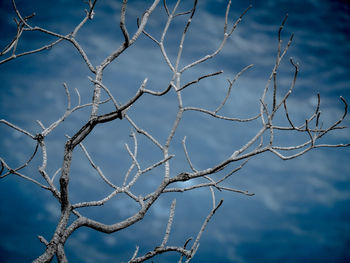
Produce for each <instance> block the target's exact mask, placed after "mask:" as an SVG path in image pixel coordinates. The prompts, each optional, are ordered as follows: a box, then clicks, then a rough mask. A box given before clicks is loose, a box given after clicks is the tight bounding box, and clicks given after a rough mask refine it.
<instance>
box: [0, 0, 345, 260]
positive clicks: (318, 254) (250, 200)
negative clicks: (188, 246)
mask: <svg viewBox="0 0 350 263" xmlns="http://www.w3.org/2000/svg"><path fill="white" fill-rule="evenodd" d="M120 2H121V1H98V2H97V6H96V14H95V17H94V19H93V20H92V21H89V22H88V23H87V24H86V25H85V26H84V28H82V29H81V31H80V32H79V34H78V36H77V40H78V41H79V42H80V43H81V45H82V47H83V48H84V50H85V51H86V53H87V55H88V56H89V58H90V59H91V62H92V63H93V64H94V65H98V64H99V63H101V61H103V59H104V58H105V57H106V56H108V55H109V54H110V53H111V52H112V51H114V50H115V49H116V48H117V47H118V46H119V45H120V43H121V41H122V40H123V38H122V34H121V32H120V29H119V14H120ZM148 2H150V1H136V0H135V1H130V3H129V6H128V10H127V18H126V23H127V27H128V29H129V31H130V32H131V33H132V32H134V30H136V17H137V16H141V15H142V13H143V11H144V9H145V8H146V7H147V4H148ZM183 2H184V3H182V4H181V5H180V10H181V11H185V10H188V9H189V8H191V6H192V1H189V0H186V1H183ZM16 3H17V5H18V8H19V9H20V10H21V12H22V13H23V15H25V16H26V15H29V14H31V13H32V12H35V13H36V16H35V18H33V19H32V20H31V23H32V25H39V26H42V27H45V28H47V29H50V30H53V31H57V32H59V33H61V34H67V33H69V32H71V30H72V29H73V28H74V26H75V25H76V24H77V23H79V22H80V20H81V19H82V18H83V16H84V8H86V6H85V4H84V2H83V1H79V0H76V1H67V0H59V1H44V0H37V1H30V4H29V2H28V1H24V0H21V1H20V0H18V1H17V2H16ZM250 3H252V5H253V8H252V9H251V10H249V12H248V13H247V14H246V16H244V18H243V21H242V22H241V23H240V24H239V26H238V28H237V29H236V31H235V32H234V34H233V35H232V37H231V38H230V39H229V40H228V41H227V43H226V46H225V48H224V49H223V50H222V52H221V53H220V54H219V55H218V56H217V57H216V58H214V59H212V60H210V61H207V62H206V63H204V64H202V65H200V66H198V67H194V68H192V69H191V70H189V71H188V72H186V74H184V76H183V78H184V79H183V83H185V81H189V80H193V79H196V78H198V77H199V76H201V75H203V74H208V73H213V72H217V71H219V70H223V71H224V73H223V74H221V75H219V76H216V77H213V78H210V79H206V80H201V82H200V83H199V84H196V85H194V86H192V87H191V88H189V89H187V90H184V91H183V101H184V104H185V105H187V106H201V107H203V108H205V109H209V110H213V109H215V108H216V107H217V106H218V105H219V104H220V102H221V101H222V100H223V98H224V97H225V94H226V90H227V79H232V78H233V77H234V76H235V74H237V73H238V72H239V71H240V70H241V69H242V68H244V67H245V66H247V65H249V64H254V67H253V68H251V69H249V70H248V71H247V72H245V73H244V74H243V75H242V76H241V77H240V78H239V79H238V81H237V82H236V83H235V85H234V87H233V89H232V94H231V95H230V97H229V99H228V102H227V104H226V105H225V107H224V108H223V109H222V114H227V115H229V116H234V117H242V118H249V117H252V116H254V115H256V114H257V113H258V112H259V98H260V96H261V93H262V91H263V89H264V87H265V84H266V81H267V79H268V77H269V75H270V73H271V70H272V68H273V65H274V63H275V56H276V54H277V32H278V29H279V26H280V24H281V21H282V20H283V18H284V16H285V15H286V13H288V19H287V22H286V25H285V28H284V29H283V31H282V40H283V45H285V44H286V43H287V42H288V39H289V37H290V35H291V34H292V33H294V39H293V43H292V45H291V47H290V49H289V51H288V53H287V55H286V57H285V59H284V62H282V64H281V67H280V68H279V70H278V75H277V80H278V85H279V86H278V94H277V98H278V99H281V98H282V97H283V95H284V93H285V92H286V91H287V90H288V88H289V86H290V83H291V80H292V78H293V66H291V64H290V63H289V58H290V57H293V58H294V60H295V61H296V62H298V63H299V64H300V73H299V76H298V80H297V84H296V87H295V91H294V92H293V94H292V95H291V96H290V98H289V99H288V107H289V113H290V116H291V118H292V120H293V121H294V122H295V123H297V124H298V125H300V124H302V123H304V122H305V118H307V117H308V116H310V114H312V113H313V112H314V111H315V107H316V104H317V95H316V94H317V93H318V92H319V93H320V94H321V111H322V113H321V120H322V123H323V125H324V126H325V127H326V126H329V125H330V124H331V123H332V122H333V121H334V120H336V119H337V118H339V117H340V116H341V115H342V113H343V108H344V107H343V104H342V102H341V101H340V100H339V96H343V97H344V98H345V99H346V100H347V101H349V102H350V59H349V58H350V39H349V38H350V37H349V36H350V27H349V25H350V5H349V3H348V1H330V0H327V1H326V0H325V1H317V0H295V1H287V0H267V1H244V0H239V1H235V0H233V1H232V5H231V12H230V21H231V23H232V21H234V20H235V19H237V18H238V17H239V15H240V14H241V13H242V12H243V10H245V9H246V8H247V6H248V5H249V4H250ZM168 4H169V7H170V8H172V7H173V6H174V1H168ZM226 4H227V1H225V0H220V1H219V0H218V1H211V0H199V1H198V9H197V11H196V14H195V17H194V19H193V22H192V24H191V27H190V28H189V31H188V35H187V38H186V41H185V44H184V50H183V59H182V61H181V66H184V65H186V64H188V63H190V62H191V61H194V60H196V59H198V58H200V57H202V56H204V55H206V54H209V53H211V52H213V51H214V50H215V49H216V48H217V47H218V45H219V44H220V41H221V39H222V35H223V23H224V15H225V9H226ZM13 17H15V13H14V11H13V9H12V5H11V1H10V0H6V1H5V0H2V1H0V30H1V37H0V49H1V50H2V49H3V48H4V47H5V46H6V45H7V44H8V43H9V42H10V41H11V40H12V38H13V36H14V34H15V32H16V28H15V25H14V22H13ZM186 19H187V18H186ZM186 19H185V17H183V18H182V17H179V18H177V20H175V21H174V23H173V24H172V25H171V27H170V28H169V32H168V35H167V38H166V40H165V48H166V50H167V52H168V55H169V59H170V60H171V61H174V60H175V58H176V57H175V56H176V52H177V48H178V43H179V40H180V38H181V34H182V31H183V26H184V24H185V22H186ZM165 22H166V15H165V12H164V8H163V6H162V5H161V4H160V5H159V7H158V9H157V10H156V11H155V12H154V13H153V14H152V15H151V18H150V20H149V23H148V25H147V27H146V29H147V31H148V32H150V33H151V34H153V35H154V36H155V37H156V38H158V39H159V38H160V36H161V31H162V29H163V27H164V25H165ZM53 39H54V38H52V37H47V36H45V35H43V34H41V33H38V32H24V33H23V36H22V37H21V41H20V43H19V44H18V52H21V51H26V50H30V49H34V48H37V47H40V46H41V45H43V44H46V43H48V42H50V41H52V40H53ZM5 57H6V55H5ZM0 59H2V57H0ZM88 76H90V77H94V76H92V75H91V72H90V71H89V70H88V68H87V67H86V65H85V64H84V62H83V60H82V58H81V57H80V56H79V54H78V53H77V51H76V50H75V49H74V48H73V47H72V46H71V45H70V44H69V43H63V42H62V43H60V44H59V45H57V46H55V47H54V48H52V49H50V50H49V51H44V52H42V53H38V54H34V55H30V56H25V57H21V58H18V59H15V60H13V61H10V62H8V63H5V64H1V65H0V79H1V85H0V119H6V120H8V121H10V122H12V123H14V124H16V125H18V126H20V127H22V128H24V129H26V130H28V131H30V132H31V133H32V134H35V133H37V132H39V131H40V127H39V125H38V124H37V123H36V120H40V121H41V122H42V123H43V124H44V125H47V126H48V125H50V124H51V123H52V122H54V121H56V120H57V119H58V118H59V117H60V116H61V115H62V114H63V113H64V111H65V108H66V95H65V92H64V89H63V86H62V83H63V82H65V83H67V85H68V88H69V89H70V91H71V95H72V104H73V105H75V104H76V103H77V101H78V98H77V95H76V94H75V92H74V89H75V88H76V89H78V90H79V92H80V96H81V101H82V103H89V102H90V100H91V97H92V90H93V89H92V85H91V82H90V81H89V80H88V78H87V77H88ZM146 77H147V78H148V84H147V85H148V86H147V87H148V88H150V89H152V90H163V89H164V88H165V87H166V85H168V83H169V80H170V79H171V77H172V74H171V72H170V70H169V68H168V67H167V65H166V63H165V62H164V59H163V57H162V55H161V52H160V50H159V49H158V48H157V46H156V45H155V44H154V42H152V41H151V40H149V39H148V38H146V37H145V36H142V37H140V39H139V40H138V41H137V42H136V43H135V45H134V46H132V47H131V48H130V49H128V50H127V51H126V52H125V54H122V55H121V56H120V57H119V58H118V60H117V61H115V63H113V64H112V65H110V66H109V68H107V69H106V71H105V72H104V79H103V83H104V84H105V85H106V86H107V87H109V88H110V90H111V92H112V93H113V95H114V96H115V97H116V98H118V100H119V101H121V102H126V101H127V100H128V99H129V98H130V97H132V96H133V95H134V94H135V92H136V91H137V89H138V87H139V85H140V84H141V83H142V81H143V79H144V78H146ZM112 109H113V108H112V105H111V104H107V105H105V106H103V107H102V108H101V112H107V111H110V110H112ZM176 110H177V103H176V95H175V93H174V92H173V93H169V94H167V95H166V96H164V97H162V98H155V97H152V96H144V97H143V98H142V100H140V101H139V102H138V103H137V104H136V105H135V106H134V108H132V109H131V110H130V111H129V114H130V116H131V117H132V118H133V119H134V120H135V122H137V123H138V125H139V126H140V127H141V128H143V129H145V130H147V131H148V132H150V133H151V134H152V135H153V136H154V137H155V138H157V139H158V140H159V141H161V142H164V141H165V139H166V137H167V136H168V133H169V130H170V129H171V127H172V123H173V121H174V119H175V114H176ZM90 112H91V111H90V109H83V110H81V111H78V112H76V113H74V114H72V115H71V116H70V117H69V118H68V119H67V120H66V121H65V122H64V123H62V125H60V126H59V127H58V128H57V129H56V130H55V131H54V132H53V133H52V134H50V135H49V136H48V137H47V147H48V167H47V172H48V173H49V174H50V176H52V175H53V174H54V173H55V171H56V170H57V169H58V168H59V167H60V165H61V164H62V158H63V157H62V156H63V149H64V142H65V140H66V137H65V135H69V136H72V135H74V133H75V132H76V131H77V130H78V129H80V127H81V126H82V125H83V124H84V123H85V122H86V120H87V119H88V118H89V114H90ZM276 118H277V119H276V120H277V122H280V123H281V125H282V124H286V119H285V117H284V116H283V115H278V116H276ZM344 125H346V126H350V122H349V118H347V119H346V120H345V122H344ZM260 127H261V122H259V121H258V122H254V123H248V124H246V123H243V124H237V123H231V122H229V123H228V122H225V121H218V120H213V119H211V118H209V117H208V116H206V115H200V114H197V113H194V112H188V113H187V112H186V114H185V115H184V118H183V120H182V122H181V124H180V126H179V129H178V131H177V132H176V135H175V137H174V141H173V144H172V145H171V148H170V149H171V154H175V155H176V158H174V160H172V161H171V165H172V166H171V171H172V173H173V174H172V175H175V174H176V173H178V172H182V171H190V167H188V164H187V162H186V159H185V157H184V154H183V148H182V144H181V141H182V139H183V137H184V136H185V135H186V136H187V147H188V151H189V153H190V154H191V158H192V162H193V164H194V166H195V167H196V168H197V169H205V168H208V167H210V166H213V165H215V164H217V163H219V162H220V161H221V160H223V159H225V158H227V157H228V156H230V155H231V154H232V153H233V151H234V150H235V149H237V148H238V147H241V146H242V145H244V144H245V143H246V142H247V141H248V140H249V139H250V138H252V137H253V136H254V135H255V134H256V132H257V131H258V130H259V128H260ZM131 130H132V129H131V126H130V125H129V124H128V123H127V122H125V121H116V122H113V123H109V124H106V125H101V126H99V127H97V128H96V129H95V130H94V131H93V132H92V134H90V135H89V136H88V137H87V139H86V141H85V146H86V147H87V149H88V150H89V152H90V154H91V156H92V157H93V158H94V161H95V163H96V164H97V165H98V166H100V167H101V169H102V170H103V172H104V173H105V174H106V175H107V176H108V177H109V178H112V179H111V180H113V181H114V182H115V183H119V182H120V180H122V178H123V174H124V173H125V171H127V169H128V167H129V165H130V156H128V155H127V153H126V151H125V146H124V144H125V143H128V144H129V145H132V139H131V138H130V136H129V134H130V131H131ZM305 138H306V139H307V137H305V136H301V135H300V134H298V133H276V142H278V144H279V145H283V146H290V145H295V144H298V143H300V142H301V141H303V140H305ZM138 140H139V159H140V160H139V161H140V165H141V166H142V167H146V166H147V165H149V164H150V163H152V162H153V161H154V162H155V161H157V160H160V159H161V158H162V154H161V153H160V152H159V150H157V149H155V148H154V147H153V146H152V145H151V144H150V143H149V141H147V140H145V139H144V138H143V137H142V136H141V135H139V136H138ZM349 141H350V130H349V129H345V130H337V131H334V132H332V133H331V134H328V136H324V138H322V142H323V143H349ZM34 147H35V144H34V142H33V141H32V140H29V139H28V138H27V137H25V136H23V135H22V134H20V133H18V132H16V131H13V130H11V129H10V128H9V127H7V126H5V125H3V124H1V123H0V157H1V158H3V159H4V160H5V161H6V162H7V163H8V164H9V165H10V166H13V167H16V166H18V165H20V164H21V163H23V162H24V161H25V160H26V159H27V158H28V156H30V154H31V153H32V151H33V150H34ZM40 154H41V152H39V155H38V157H36V158H35V159H34V160H33V162H32V163H31V165H30V166H29V167H28V168H26V169H24V170H23V173H24V174H26V175H28V176H30V177H32V178H35V179H37V180H41V179H40V174H39V173H38V170H37V168H38V167H39V165H40V164H41V159H40ZM349 157H350V149H348V148H346V149H345V148H337V149H326V148H322V149H316V150H314V151H311V152H308V153H307V154H305V155H304V156H302V157H300V158H297V159H293V160H290V161H282V160H280V159H278V158H277V157H276V156H274V155H272V154H269V153H267V154H263V155H259V156H256V157H254V158H252V160H250V161H249V162H248V164H247V165H246V166H245V167H244V168H243V169H242V170H240V171H239V172H238V173H237V174H235V175H234V176H233V177H231V178H230V179H229V180H228V181H227V183H226V184H227V186H230V187H234V188H237V189H242V190H248V191H249V192H252V193H255V196H253V197H248V196H244V195H239V194H235V193H225V192H217V193H216V200H217V201H219V200H220V199H221V198H223V199H224V203H223V206H222V207H220V209H219V210H218V211H217V213H216V214H215V216H214V217H213V219H212V221H210V223H209V224H208V228H207V230H206V232H205V233H204V234H203V237H202V239H201V245H200V247H199V250H198V252H197V254H196V257H195V258H194V259H193V260H192V261H191V262H201V263H206V262H235V263H236V262H237V263H255V262H270V263H277V262H278V263H279V262H285V263H288V262H310V263H313V262H317V263H322V262H350V252H349V251H350V249H349V247H350V166H349V160H350V158H349ZM231 168H233V166H232V167H231ZM161 173H163V170H162V169H161V168H159V169H156V170H155V171H154V172H152V173H150V174H148V175H147V176H145V178H143V179H142V180H141V182H140V184H139V185H136V189H135V191H139V192H140V193H142V192H144V191H147V190H149V189H153V188H154V187H155V185H157V183H158V182H159V181H158V179H160V175H159V174H161ZM55 184H56V185H58V182H57V180H56V181H55ZM70 191H71V195H70V198H71V200H72V201H73V202H78V201H89V200H97V199H100V198H103V197H104V194H105V193H106V192H107V191H109V189H108V188H107V187H106V185H105V184H103V182H101V180H100V179H99V178H98V176H97V175H96V173H95V171H94V170H93V169H92V168H91V167H90V165H89V163H88V162H87V160H86V158H85V157H84V155H83V153H82V151H81V150H80V149H78V148H77V149H76V151H75V152H74V162H73V165H72V171H71V185H70ZM174 198H176V200H177V207H176V212H175V218H174V225H173V229H172V234H171V235H170V239H169V244H173V245H182V244H183V243H184V242H185V240H186V239H187V238H188V237H190V236H192V237H193V236H196V235H197V232H198V230H199V228H200V226H201V224H202V222H203V220H204V219H205V217H206V216H207V215H208V213H209V212H210V209H211V207H212V201H211V194H210V191H209V190H208V189H202V190H195V191H193V192H187V193H183V194H168V195H165V196H163V197H162V198H160V199H159V200H158V201H157V202H156V203H155V205H154V207H153V208H152V209H150V211H149V213H148V214H147V215H146V217H145V218H144V220H142V222H139V223H137V224H135V225H134V226H132V227H130V228H129V229H125V230H123V231H120V232H118V233H114V234H111V235H105V234H101V233H97V232H95V231H92V230H90V229H79V230H78V231H76V232H75V233H74V234H73V235H72V236H71V237H70V239H69V240H68V241H67V243H66V253H67V257H68V259H69V262H73V263H90V262H91V263H93V262H101V263H105V262H106V263H107V262H127V260H128V259H130V258H131V256H132V254H133V252H134V249H135V247H136V246H140V254H141V253H146V252H147V251H148V250H149V249H153V248H154V247H155V246H158V245H159V244H160V243H161V240H162V237H163V233H164V231H165V227H166V223H167V219H168V215H169V208H170V204H171V202H172V200H173V199H174ZM0 202H1V205H0V262H4V263H10V262H11V263H12V262H30V261H31V260H33V259H35V258H36V257H37V256H39V255H40V254H41V253H42V252H43V251H44V246H43V245H42V244H41V243H40V242H39V240H38V239H37V236H38V235H42V236H44V237H45V238H46V239H48V240H50V238H51V235H52V233H53V232H54V230H55V226H56V223H57V221H58V218H59V212H60V207H59V204H57V202H56V200H55V199H54V198H53V197H52V195H51V194H50V193H48V192H45V191H44V190H43V189H40V188H39V187H38V186H36V185H34V184H32V183H30V182H28V181H24V180H23V179H21V178H18V177H16V176H14V175H11V176H8V177H6V178H3V179H1V180H0ZM136 208H137V207H136V206H135V204H133V203H131V202H130V201H129V200H128V199H127V198H125V199H123V198H120V199H118V198H116V199H113V200H111V201H110V202H109V203H107V204H106V205H105V206H104V207H97V208H92V209H90V210H89V209H82V210H81V212H82V213H83V214H84V215H89V216H91V217H92V218H96V219H99V220H101V221H103V222H106V223H112V222H115V221H116V220H122V219H125V218H126V217H128V216H130V215H132V214H133V213H134V212H136ZM177 261H178V255H176V254H171V253H170V254H169V255H165V256H161V257H158V258H154V262H177Z"/></svg>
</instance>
